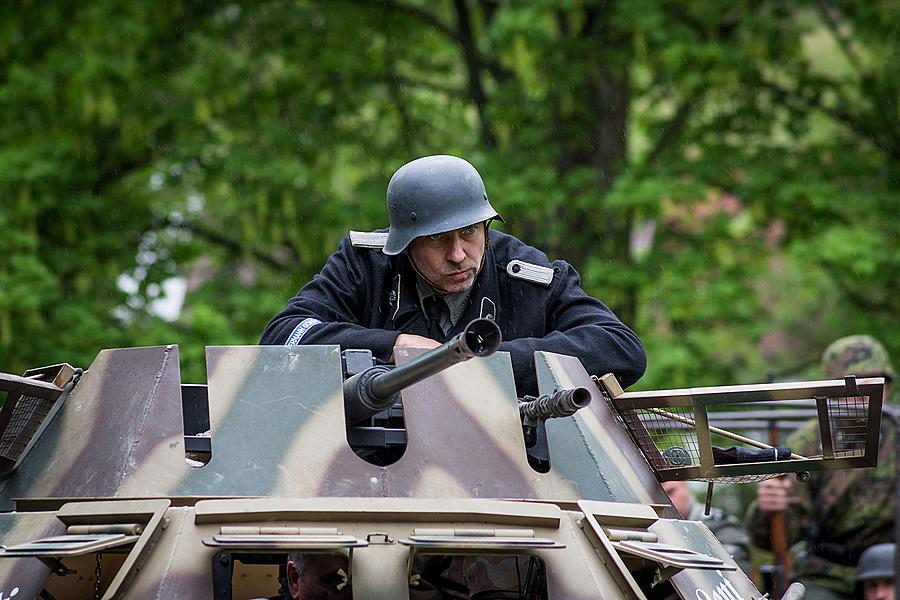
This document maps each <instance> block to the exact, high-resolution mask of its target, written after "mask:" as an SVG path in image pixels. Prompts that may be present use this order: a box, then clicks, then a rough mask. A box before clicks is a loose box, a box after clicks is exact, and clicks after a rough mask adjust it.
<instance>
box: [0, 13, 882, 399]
mask: <svg viewBox="0 0 900 600" xmlns="http://www.w3.org/2000/svg"><path fill="white" fill-rule="evenodd" d="M898 17H900V14H898V5H897V3H892V2H887V1H882V2H877V1H876V2H865V3H858V2H844V1H835V2H795V3H790V4H785V3H782V2H774V1H772V2H725V1H724V0H723V1H714V2H702V3H692V2H662V1H658V0H640V1H637V2H627V3H602V5H601V3H599V2H593V1H590V0H533V1H529V2H507V1H492V2H480V3H477V2H474V1H471V0H470V1H467V2H455V3H451V2H444V1H442V2H422V1H418V0H386V1H383V2H377V3H375V2H363V1H359V0H356V1H353V0H343V1H334V2H313V1H293V2H287V1H270V2H234V3H230V4H229V3H225V4H223V3H217V2H202V1H196V2H176V1H174V0H172V1H168V2H164V3H149V4H148V3H133V2H125V1H124V0H112V1H110V0H104V1H103V2H96V1H93V0H87V1H84V2H79V3H75V2H55V3H52V4H47V3H38V2H34V1H30V2H29V1H24V2H18V3H16V4H15V8H12V9H10V10H7V11H4V12H3V13H2V15H0V115H2V119H3V123H4V127H3V128H2V129H0V356H3V357H4V364H3V365H0V368H2V370H5V371H13V372H16V371H22V370H24V369H25V368H27V367H29V366H35V365H38V364H47V363H52V362H58V361H69V362H73V363H77V364H79V365H81V366H86V365H88V364H89V363H90V361H91V360H92V358H93V356H94V355H95V354H96V352H97V351H98V350H99V349H101V348H103V347H114V346H132V345H145V344H163V343H178V344H179V345H180V347H181V353H182V370H183V373H184V379H185V380H187V381H202V380H204V379H205V366H204V357H203V347H204V346H205V345H206V344H231V343H255V342H256V341H257V340H258V336H259V334H260V332H261V330H262V328H263V326H264V325H265V323H266V321H267V320H268V318H269V317H271V315H272V314H274V313H275V312H276V311H277V310H279V308H280V307H281V306H283V304H284V303H285V302H286V300H287V299H288V297H289V296H290V295H291V294H293V293H294V292H295V291H296V290H297V289H298V288H299V287H300V286H302V285H303V283H304V282H305V281H307V280H309V279H310V278H311V277H312V276H313V275H314V274H315V273H316V271H317V270H318V268H319V267H320V266H321V264H322V262H323V261H324V260H325V258H326V257H327V255H328V254H329V253H330V252H331V251H332V250H333V249H334V248H335V247H336V245H337V243H338V241H339V239H340V238H341V236H343V235H344V234H345V232H346V231H347V229H350V228H351V227H352V228H355V229H365V228H375V227H381V226H384V225H386V217H385V214H384V209H383V196H384V190H385V187H386V182H387V180H388V178H389V177H390V174H391V173H392V172H393V171H394V170H395V169H396V168H397V167H398V166H399V165H401V164H403V163H404V162H406V161H407V160H409V159H411V158H414V157H417V156H422V155H425V154H433V153H455V154H459V155H462V156H465V157H466V158H468V159H469V160H471V161H472V162H473V163H474V164H476V165H477V166H478V167H479V169H480V170H481V171H482V173H483V175H484V177H485V180H486V182H487V185H488V189H489V193H490V194H491V199H492V202H493V203H494V204H495V206H497V207H498V208H499V209H500V210H501V212H502V213H503V214H504V215H505V216H506V217H507V221H508V225H506V226H504V227H505V229H506V230H508V231H510V232H512V233H515V234H517V235H520V236H521V237H522V238H524V239H525V240H526V241H528V242H530V243H532V244H534V245H536V246H539V247H541V248H544V249H546V250H547V252H548V254H550V255H551V256H553V257H559V258H565V259H567V260H569V261H570V262H572V263H573V264H575V266H576V267H578V268H579V270H580V272H581V274H582V276H583V280H584V284H585V287H586V288H587V289H588V290H589V291H591V292H592V293H594V294H596V295H597V296H598V297H600V298H601V299H603V300H604V301H605V302H607V303H608V304H610V306H612V307H613V308H614V309H615V310H616V311H617V313H618V314H619V315H620V316H621V317H622V318H623V319H624V320H625V321H626V322H628V323H629V324H631V325H632V326H633V327H634V328H635V329H636V330H637V331H638V332H639V334H640V335H641V337H642V339H644V341H645V343H646V345H647V348H648V353H649V357H650V364H649V369H648V372H647V375H646V376H645V378H644V379H643V380H642V381H641V382H640V384H639V386H641V387H643V388H651V387H672V386H687V385H703V384H721V383H730V382H747V381H759V380H762V379H764V378H765V377H766V373H767V372H769V371H773V372H775V373H777V374H781V375H784V376H815V375H816V373H815V369H814V368H812V367H811V365H814V364H815V362H816V359H817V357H818V353H819V352H820V351H821V349H822V348H824V346H825V345H826V344H827V343H828V341H830V339H832V338H834V337H837V336H840V335H845V334H849V333H873V334H875V335H877V336H879V337H880V338H881V339H882V340H883V341H884V342H885V343H886V344H887V346H888V348H889V349H890V350H891V351H892V352H893V354H894V355H895V357H900V346H898V345H897V344H898V343H900V342H898V341H897V340H900V336H898V335H897V333H898V325H897V319H896V316H897V314H898V309H900V306H898V302H900V300H898V298H900V294H898V291H900V290H898V285H900V283H898V282H900V257H898V254H897V253H896V252H894V251H893V249H894V248H896V247H897V232H898V231H900V227H898V225H900V222H898V221H900V210H898V208H900V204H898V201H897V198H898V181H897V173H898V172H900V171H898V168H897V167H898V164H897V163H898V157H900V129H898V127H900V126H898V123H900V118H898V117H900V114H898V113H897V98H898V87H897V86H898V83H897V82H898V81H900V73H898V70H900V66H898V63H897V61H896V60H892V57H895V56H896V55H897V50H898V48H897V45H898V41H897V36H896V31H895V26H894V25H893V24H894V23H896V22H897V19H898ZM173 280H179V281H183V282H184V285H185V286H186V290H187V293H186V297H185V300H184V303H183V306H182V307H181V310H180V312H179V313H178V315H177V318H175V319H174V320H171V321H168V320H166V319H165V318H163V317H162V316H161V312H160V308H159V307H160V304H159V302H160V301H161V300H164V299H165V296H166V289H171V286H169V283H171V282H172V281H173ZM166 282H169V283H166ZM167 286H168V287H167Z"/></svg>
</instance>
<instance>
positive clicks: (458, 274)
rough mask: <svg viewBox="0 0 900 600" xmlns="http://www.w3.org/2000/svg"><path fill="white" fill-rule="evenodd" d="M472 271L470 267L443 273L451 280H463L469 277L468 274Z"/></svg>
mask: <svg viewBox="0 0 900 600" xmlns="http://www.w3.org/2000/svg"><path fill="white" fill-rule="evenodd" d="M471 272H472V269H466V270H465V271H454V272H453V273H448V274H447V275H445V277H447V278H448V279H452V280H453V281H463V280H465V279H468V278H469V274H470V273H471Z"/></svg>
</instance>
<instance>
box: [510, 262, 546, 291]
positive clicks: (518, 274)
mask: <svg viewBox="0 0 900 600" xmlns="http://www.w3.org/2000/svg"><path fill="white" fill-rule="evenodd" d="M506 272H507V273H508V274H509V276H510V277H514V278H515V279H524V280H525V281H530V282H531V283H539V284H541V285H545V286H548V285H550V283H551V282H552V281H553V269H551V268H550V267H542V266H541V265H536V264H534V263H529V262H525V261H524V260H511V261H509V264H508V265H506Z"/></svg>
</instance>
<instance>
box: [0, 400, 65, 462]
mask: <svg viewBox="0 0 900 600" xmlns="http://www.w3.org/2000/svg"><path fill="white" fill-rule="evenodd" d="M15 402H16V405H15V407H13V412H12V415H11V417H10V419H9V425H7V427H6V429H5V430H4V431H3V435H2V436H0V456H2V457H4V458H8V459H10V460H11V461H16V460H18V458H19V457H20V456H21V455H22V452H23V451H24V450H25V447H26V446H27V445H28V443H29V442H30V441H31V438H32V437H34V434H35V433H37V430H38V428H39V427H40V426H41V423H42V422H43V421H44V419H45V418H46V417H47V414H48V413H49V412H50V408H51V407H52V406H53V400H48V399H45V398H38V397H36V396H24V395H23V396H20V397H19V398H18V400H16V401H15Z"/></svg>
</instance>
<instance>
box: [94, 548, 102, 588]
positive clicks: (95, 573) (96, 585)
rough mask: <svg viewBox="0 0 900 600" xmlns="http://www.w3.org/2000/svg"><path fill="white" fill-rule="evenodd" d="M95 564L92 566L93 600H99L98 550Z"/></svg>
mask: <svg viewBox="0 0 900 600" xmlns="http://www.w3.org/2000/svg"><path fill="white" fill-rule="evenodd" d="M96 556H97V566H96V567H95V568H94V600H100V574H101V573H100V552H98V553H97V555H96Z"/></svg>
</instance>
